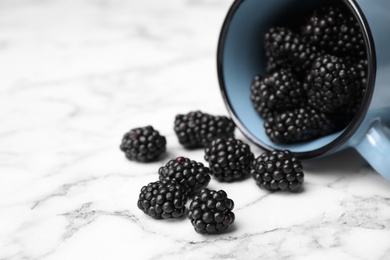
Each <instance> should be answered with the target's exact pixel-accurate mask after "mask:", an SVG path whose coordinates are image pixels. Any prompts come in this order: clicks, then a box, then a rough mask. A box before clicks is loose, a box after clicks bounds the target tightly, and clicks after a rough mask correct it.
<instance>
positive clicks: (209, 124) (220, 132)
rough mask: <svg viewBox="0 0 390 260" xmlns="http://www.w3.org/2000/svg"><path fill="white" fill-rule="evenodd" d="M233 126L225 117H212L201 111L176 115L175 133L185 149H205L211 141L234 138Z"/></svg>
mask: <svg viewBox="0 0 390 260" xmlns="http://www.w3.org/2000/svg"><path fill="white" fill-rule="evenodd" d="M234 129H235V125H234V123H233V121H232V120H231V119H229V118H227V117H225V116H212V115H209V114H206V113H202V112H201V111H194V112H190V113H188V114H186V115H181V114H180V115H177V116H176V119H175V127H174V130H175V133H176V135H177V137H178V139H179V142H180V143H181V144H182V145H183V146H184V147H186V148H198V147H206V146H207V145H208V144H209V143H210V142H211V141H212V140H214V139H216V138H218V137H222V138H229V137H233V136H234Z"/></svg>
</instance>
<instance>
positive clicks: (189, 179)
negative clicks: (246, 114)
mask: <svg viewBox="0 0 390 260" xmlns="http://www.w3.org/2000/svg"><path fill="white" fill-rule="evenodd" d="M234 129H235V125H234V123H233V121H232V120H231V119H229V118H227V117H224V116H213V115H210V114H206V113H202V112H200V111H194V112H190V113H188V114H185V115H177V116H176V119H175V123H174V130H175V133H176V136H177V138H178V141H179V143H181V144H182V145H183V146H184V147H186V148H191V149H192V148H195V147H203V148H205V156H204V158H205V160H206V161H207V162H208V164H209V167H206V166H204V165H203V163H200V162H197V161H194V160H191V159H189V158H186V157H183V156H180V157H177V158H175V159H171V160H169V161H168V162H167V163H166V164H165V165H164V166H162V167H160V168H159V169H158V171H157V172H158V178H159V180H156V181H154V182H151V183H149V184H147V185H145V186H143V187H142V188H141V191H140V194H139V198H138V202H137V205H138V208H139V209H140V210H142V211H143V212H144V213H145V214H147V215H149V216H151V217H153V218H155V219H168V218H181V217H183V216H184V215H187V216H188V218H189V219H190V220H191V223H192V225H193V227H194V229H195V231H196V232H198V233H201V234H214V233H220V232H223V231H225V230H226V229H227V228H228V227H229V226H230V225H231V224H233V223H234V220H235V215H234V213H233V211H232V210H233V207H234V202H233V200H231V199H230V198H229V197H228V196H227V194H226V192H225V191H223V190H219V191H216V190H209V189H208V188H207V186H208V184H209V182H210V180H211V176H214V178H215V179H216V180H217V181H221V182H234V181H238V180H243V179H245V178H246V177H248V176H250V175H252V177H253V178H254V179H255V181H256V183H257V184H258V185H259V186H260V187H261V188H263V189H266V190H269V191H276V190H282V191H296V190H298V189H299V187H300V186H301V184H302V182H303V172H302V166H301V164H300V162H299V161H298V159H296V158H295V157H294V156H293V155H292V154H291V153H289V152H288V151H274V152H273V153H272V154H267V153H265V154H263V155H261V156H260V157H258V158H257V159H255V158H254V155H253V153H252V152H251V149H250V147H249V145H248V144H246V143H244V142H243V141H241V140H237V139H235V138H234ZM166 143H167V142H166V139H165V137H164V136H162V135H160V133H159V132H158V131H157V130H155V129H154V128H153V127H151V126H147V127H140V128H135V129H132V130H130V131H129V132H127V133H126V134H125V135H124V137H123V139H122V143H121V145H120V149H121V150H122V151H123V152H124V153H125V155H126V157H127V158H128V159H129V160H132V161H139V162H148V161H153V160H156V159H157V158H158V157H159V156H160V155H162V154H163V153H164V152H165V151H166ZM270 165H272V167H271V166H270ZM189 199H192V201H191V203H190V204H189V206H188V210H187V207H186V204H187V201H188V200H189Z"/></svg>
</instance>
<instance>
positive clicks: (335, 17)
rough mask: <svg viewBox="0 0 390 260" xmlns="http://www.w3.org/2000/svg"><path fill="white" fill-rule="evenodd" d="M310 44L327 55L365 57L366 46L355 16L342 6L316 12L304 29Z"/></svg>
mask: <svg viewBox="0 0 390 260" xmlns="http://www.w3.org/2000/svg"><path fill="white" fill-rule="evenodd" d="M302 34H303V35H304V36H305V37H307V38H308V39H309V42H310V43H312V44H313V45H315V46H317V47H319V48H320V49H322V50H324V51H326V52H327V53H330V54H333V55H337V56H344V55H347V54H348V55H352V56H355V57H363V56H364V55H365V44H364V39H363V35H362V33H361V29H360V26H359V24H358V22H357V21H356V19H355V17H354V16H353V14H352V13H351V12H350V11H349V10H348V9H347V8H346V7H345V6H342V5H336V6H324V7H321V8H318V9H316V10H315V11H314V13H313V15H312V16H311V17H310V18H309V20H308V22H307V23H306V25H305V26H304V27H303V29H302Z"/></svg>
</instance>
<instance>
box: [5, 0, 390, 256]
mask: <svg viewBox="0 0 390 260" xmlns="http://www.w3.org/2000/svg"><path fill="white" fill-rule="evenodd" d="M231 3H232V2H231V1H226V0H164V1H156V0H154V1H152V0H142V1H141V0H127V1H125V0H96V1H95V0H33V1H27V0H17V1H14V0H5V1H1V2H0V68H1V74H0V93H1V95H0V111H1V112H0V259H1V260H16V259H26V260H32V259H40V260H41V259H42V260H46V259H72V260H76V259H83V260H84V259H159V260H163V259H390V183H389V182H388V181H386V180H384V179H383V178H382V177H380V176H379V175H378V174H377V173H375V172H374V171H373V170H372V169H371V168H370V167H369V166H368V165H367V163H366V162H365V161H364V160H363V159H362V158H361V157H360V156H359V155H358V154H357V153H356V152H355V151H353V150H349V151H344V152H343V153H341V154H336V155H332V156H330V157H326V158H322V159H317V160H313V161H307V162H304V169H305V174H306V175H305V177H306V179H305V184H304V189H303V191H302V192H300V193H296V194H287V193H268V192H266V191H264V190H261V189H259V188H258V187H257V186H256V184H255V182H254V181H253V180H252V179H247V180H244V181H241V182H237V183H220V182H218V181H216V180H215V179H212V181H211V183H210V188H212V189H224V190H225V191H226V192H227V193H228V195H229V197H230V198H232V199H233V200H234V201H235V209H234V212H235V214H236V222H235V224H234V225H233V226H232V227H231V228H229V230H228V232H227V233H224V234H221V235H215V236H203V235H200V234H197V233H196V232H195V231H194V230H193V227H192V225H191V223H190V222H189V220H188V219H186V218H183V219H179V220H160V221H157V220H154V219H152V218H150V217H148V216H147V215H145V214H144V213H143V212H141V211H140V210H139V209H138V208H137V203H136V202H137V199H138V194H139V190H140V188H141V187H142V186H143V185H146V184H147V183H149V182H152V181H155V180H157V170H158V168H159V167H160V166H162V165H163V164H165V163H166V162H167V161H168V160H169V159H170V158H175V157H176V156H180V155H183V156H186V157H189V158H191V159H194V160H197V161H201V162H204V159H203V150H193V151H188V150H185V149H183V148H182V147H181V146H180V145H179V143H178V141H177V138H176V136H175V135H174V133H173V120H174V117H175V115H176V114H177V113H187V112H189V111H192V110H196V109H200V110H202V111H205V112H208V113H211V114H221V115H227V111H226V109H225V106H224V103H223V101H222V98H221V95H220V92H219V87H218V81H217V74H216V64H215V63H216V62H215V56H216V44H217V41H218V35H219V30H220V28H221V25H222V22H223V19H224V17H225V15H226V13H227V10H228V8H229V6H230V5H231ZM149 124H150V125H153V126H154V127H156V128H157V129H158V130H159V131H160V132H161V133H162V134H163V135H165V136H166V138H167V142H168V150H167V153H166V155H165V156H163V157H162V158H161V159H160V160H159V161H157V162H153V163H149V164H141V163H135V162H130V161H128V160H126V158H125V157H124V154H123V153H122V152H121V151H120V150H119V144H120V141H121V138H122V136H123V134H124V133H125V132H126V131H128V130H129V129H130V128H134V127H138V126H145V125H149ZM236 136H237V137H238V138H239V139H242V140H244V141H246V142H247V141H248V140H247V139H245V137H244V136H243V135H242V134H241V133H240V132H239V131H238V130H237V131H236ZM252 150H253V152H254V153H255V155H259V154H260V153H261V152H262V151H261V150H260V149H259V148H257V147H255V146H254V145H252Z"/></svg>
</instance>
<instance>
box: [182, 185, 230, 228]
mask: <svg viewBox="0 0 390 260" xmlns="http://www.w3.org/2000/svg"><path fill="white" fill-rule="evenodd" d="M233 207H234V202H233V200H231V199H229V198H228V197H227V194H226V192H225V191H223V190H219V191H214V190H209V189H203V190H201V192H200V193H199V194H197V195H195V197H194V200H193V201H192V202H191V204H190V207H189V213H188V218H189V219H190V220H191V223H192V225H193V226H194V228H195V231H196V232H198V233H201V234H214V233H219V232H223V231H225V230H226V229H227V228H228V227H229V225H231V224H233V222H234V219H235V216H234V213H233V212H232V210H233Z"/></svg>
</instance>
